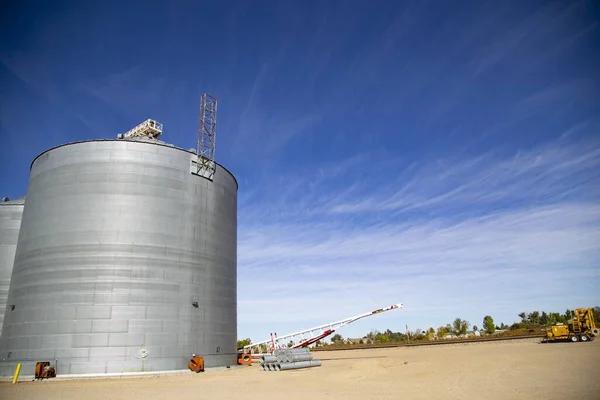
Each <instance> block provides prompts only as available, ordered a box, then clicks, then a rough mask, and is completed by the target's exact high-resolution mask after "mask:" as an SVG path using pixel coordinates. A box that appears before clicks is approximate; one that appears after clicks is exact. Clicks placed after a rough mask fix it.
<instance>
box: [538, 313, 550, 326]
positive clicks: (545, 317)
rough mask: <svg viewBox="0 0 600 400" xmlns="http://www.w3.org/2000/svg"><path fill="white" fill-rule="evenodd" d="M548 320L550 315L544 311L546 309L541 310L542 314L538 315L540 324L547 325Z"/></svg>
mask: <svg viewBox="0 0 600 400" xmlns="http://www.w3.org/2000/svg"><path fill="white" fill-rule="evenodd" d="M549 322H550V316H549V315H548V314H547V313H546V311H542V315H540V324H542V325H543V326H547V325H548V323H549Z"/></svg>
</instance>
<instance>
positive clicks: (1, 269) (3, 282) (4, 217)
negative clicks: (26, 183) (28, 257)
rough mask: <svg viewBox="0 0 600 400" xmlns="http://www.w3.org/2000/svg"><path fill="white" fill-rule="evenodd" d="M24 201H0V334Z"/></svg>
mask: <svg viewBox="0 0 600 400" xmlns="http://www.w3.org/2000/svg"><path fill="white" fill-rule="evenodd" d="M24 205H25V199H16V200H10V199H9V198H7V197H4V198H2V200H0V332H1V331H2V324H3V321H4V313H5V312H7V311H9V312H10V310H8V309H9V308H10V307H7V304H6V299H7V298H8V288H9V286H10V276H11V274H12V269H13V262H14V260H15V251H16V250H17V240H18V239H19V228H20V227H21V218H22V217H23V206H24Z"/></svg>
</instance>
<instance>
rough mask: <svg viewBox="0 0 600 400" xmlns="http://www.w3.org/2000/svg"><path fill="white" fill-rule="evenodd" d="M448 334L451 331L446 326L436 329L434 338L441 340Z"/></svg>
mask: <svg viewBox="0 0 600 400" xmlns="http://www.w3.org/2000/svg"><path fill="white" fill-rule="evenodd" d="M450 332H452V329H450V328H449V327H448V325H446V326H440V327H438V328H437V331H436V336H437V337H438V338H439V339H442V338H445V337H446V335H447V334H449V333H450Z"/></svg>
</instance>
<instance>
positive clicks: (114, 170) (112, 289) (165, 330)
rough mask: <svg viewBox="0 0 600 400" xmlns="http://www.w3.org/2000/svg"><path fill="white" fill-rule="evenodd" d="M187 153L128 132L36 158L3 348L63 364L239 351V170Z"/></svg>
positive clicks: (216, 359)
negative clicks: (201, 162) (203, 171)
mask: <svg viewBox="0 0 600 400" xmlns="http://www.w3.org/2000/svg"><path fill="white" fill-rule="evenodd" d="M195 159H196V154H195V153H194V152H193V151H187V150H183V149H181V148H177V147H174V146H170V145H167V144H165V143H163V142H160V141H158V140H156V139H147V138H144V137H140V138H136V137H133V138H126V139H121V140H93V141H84V142H77V143H71V144H67V145H63V146H59V147H56V148H53V149H51V150H48V151H46V152H44V153H42V154H40V155H39V156H38V157H37V158H36V159H35V160H34V161H33V163H32V167H31V176H30V182H29V187H28V191H27V206H26V207H25V211H24V213H23V221H22V224H21V236H20V238H19V243H18V246H17V250H16V256H15V263H14V269H13V274H12V281H11V287H10V292H9V296H8V304H9V305H11V307H13V311H12V312H11V314H10V316H9V317H8V316H7V318H6V319H5V323H4V329H3V331H2V337H1V339H0V354H1V356H2V358H4V359H5V360H14V361H15V362H20V360H24V361H25V362H26V361H27V360H31V361H33V360H37V361H45V360H52V361H53V362H54V360H56V361H55V362H56V363H57V372H58V373H59V374H71V375H74V374H104V373H123V372H141V371H167V370H178V369H186V368H187V364H188V361H189V359H190V358H191V356H192V354H197V355H201V356H203V357H204V360H205V363H206V366H207V367H211V366H225V365H232V364H235V362H236V339H237V338H236V336H237V313H236V300H237V298H236V291H237V287H236V286H237V283H236V275H237V251H236V246H237V182H236V180H235V178H234V176H233V175H232V174H231V173H230V172H229V171H227V170H226V169H225V168H224V167H222V166H221V165H218V164H216V165H215V171H214V176H213V177H212V178H211V179H207V178H206V177H203V176H200V175H198V174H195V173H194V171H195V170H196V167H194V160H195ZM26 366H27V365H26V364H24V366H23V368H24V369H25V367H26ZM9 368H12V366H10V367H9ZM6 372H7V371H2V375H6ZM8 372H9V374H11V373H12V371H8Z"/></svg>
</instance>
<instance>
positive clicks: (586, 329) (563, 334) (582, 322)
mask: <svg viewBox="0 0 600 400" xmlns="http://www.w3.org/2000/svg"><path fill="white" fill-rule="evenodd" d="M546 336H547V339H548V340H570V341H571V342H578V341H580V340H581V341H582V342H587V341H590V340H594V338H595V337H596V336H600V329H598V327H597V326H596V321H594V312H593V310H592V309H591V308H578V309H577V310H574V311H571V318H570V319H569V321H568V322H567V325H564V324H561V325H553V326H551V327H550V329H548V330H547V331H546Z"/></svg>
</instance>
